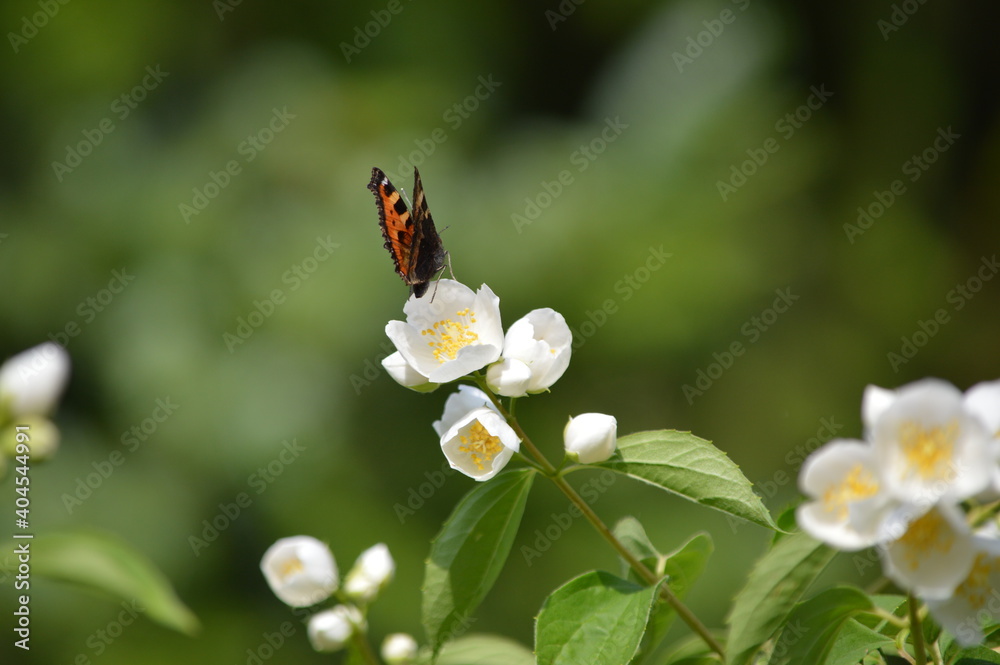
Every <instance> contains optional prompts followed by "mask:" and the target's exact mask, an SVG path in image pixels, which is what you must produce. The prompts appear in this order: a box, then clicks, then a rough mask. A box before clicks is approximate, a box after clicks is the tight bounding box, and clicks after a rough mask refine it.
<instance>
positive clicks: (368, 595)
mask: <svg viewBox="0 0 1000 665" xmlns="http://www.w3.org/2000/svg"><path fill="white" fill-rule="evenodd" d="M395 572H396V562H395V561H393V560H392V555H391V554H389V548H388V547H386V546H385V544H384V543H379V544H378V545H374V546H372V547H369V548H368V549H367V550H365V551H364V552H362V553H361V556H359V557H358V560H357V561H355V562H354V567H353V568H352V569H351V572H349V573H347V577H346V579H345V580H344V591H345V592H346V593H347V595H348V596H350V597H352V598H355V599H357V600H358V601H359V602H363V603H367V602H370V601H372V600H374V598H375V596H376V595H378V592H379V591H380V590H381V589H382V588H383V587H385V585H386V584H388V583H389V581H390V580H392V576H393V574H394V573H395Z"/></svg>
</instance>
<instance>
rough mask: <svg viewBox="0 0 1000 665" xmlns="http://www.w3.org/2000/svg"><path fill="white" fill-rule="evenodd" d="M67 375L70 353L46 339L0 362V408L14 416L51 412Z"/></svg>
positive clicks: (63, 386)
mask: <svg viewBox="0 0 1000 665" xmlns="http://www.w3.org/2000/svg"><path fill="white" fill-rule="evenodd" d="M68 378H69V354H68V353H66V349H64V348H63V347H61V346H59V345H58V344H56V343H54V342H45V343H44V344H39V345H38V346H35V347H32V348H30V349H28V350H27V351H22V352H21V353H19V354H17V355H16V356H13V357H11V358H8V359H7V361H6V362H5V363H4V364H3V365H0V408H2V407H3V405H4V404H5V403H6V404H7V409H8V412H9V413H10V414H11V415H13V416H25V415H29V416H30V415H46V414H48V413H51V412H52V410H53V409H54V407H55V405H56V401H57V400H58V399H59V396H60V395H61V394H62V391H63V388H65V387H66V380H67V379H68Z"/></svg>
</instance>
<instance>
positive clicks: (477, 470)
mask: <svg viewBox="0 0 1000 665" xmlns="http://www.w3.org/2000/svg"><path fill="white" fill-rule="evenodd" d="M435 289H436V291H435V294H434V295H433V296H432V297H427V296H425V297H423V298H416V297H411V298H410V299H409V300H408V301H407V303H406V305H405V306H404V307H403V313H404V314H406V321H390V322H389V323H388V325H386V327H385V333H386V335H388V337H389V339H390V340H392V343H393V344H395V346H396V353H393V354H392V355H390V356H389V357H387V358H386V359H385V360H383V361H382V365H383V366H384V367H385V369H386V371H388V373H389V375H390V376H391V377H392V378H393V379H395V380H396V381H397V382H398V383H399V384H400V385H402V386H405V387H407V388H410V389H412V390H416V391H418V392H429V391H432V390H435V389H436V388H437V387H438V386H439V385H441V384H442V383H447V382H449V381H454V380H456V379H460V378H463V377H468V376H470V375H472V374H473V373H475V372H479V371H480V370H482V369H484V368H485V369H486V373H485V380H486V385H487V387H489V389H490V390H491V391H492V392H493V393H494V394H496V395H502V396H504V397H511V398H515V397H524V396H526V395H529V394H536V393H541V392H545V391H547V390H548V389H549V388H550V387H551V386H552V385H553V384H554V383H555V382H556V381H558V380H559V378H560V377H561V376H562V375H563V373H564V372H565V371H566V368H567V367H569V360H570V354H571V350H572V342H573V335H572V333H571V332H570V329H569V326H568V325H566V320H565V319H564V318H563V316H562V315H561V314H559V313H558V312H556V311H554V310H552V309H549V308H543V309H536V310H532V311H531V312H529V313H528V314H527V315H526V316H524V317H523V318H521V319H519V320H518V321H516V322H514V324H513V325H511V326H510V328H508V329H507V334H506V335H504V333H503V326H502V324H501V319H500V298H498V297H497V296H496V295H495V294H494V293H493V291H492V290H490V288H489V287H488V286H486V285H485V284H484V285H483V286H481V287H480V288H479V291H477V292H473V291H472V289H470V288H469V287H467V286H465V285H464V284H461V283H460V282H456V281H454V280H450V279H442V280H439V281H438V283H437V286H436V287H435ZM593 416H597V417H596V418H595V417H593ZM434 430H435V431H436V432H437V434H438V436H439V437H440V440H441V449H442V451H443V452H444V454H445V456H446V457H447V459H448V462H449V464H451V466H452V468H454V469H457V470H458V471H460V472H462V473H464V474H465V475H467V476H469V477H471V478H474V479H475V480H479V481H485V480H489V479H490V478H492V477H493V476H495V475H496V474H497V473H499V472H500V470H501V469H502V468H503V467H504V466H505V465H506V464H507V462H508V461H510V459H511V457H512V456H513V455H514V453H515V452H518V450H519V448H520V444H521V438H520V436H519V435H518V433H517V432H516V431H515V430H514V429H513V428H512V427H511V426H510V424H508V422H507V420H506V418H505V417H504V416H503V414H502V413H501V411H500V410H499V409H498V408H497V407H496V406H495V405H494V403H493V401H492V400H491V398H490V396H489V395H487V394H486V393H485V392H483V391H482V390H479V389H476V388H472V387H470V386H460V387H459V391H458V392H457V393H455V394H453V395H451V396H450V397H449V398H448V400H447V402H446V403H445V407H444V413H443V414H442V416H441V419H440V420H438V421H436V422H435V423H434ZM616 436H617V423H616V422H615V419H614V418H612V417H611V416H604V415H601V414H584V415H581V416H578V417H577V418H575V419H573V420H572V422H571V423H570V425H568V426H567V428H566V451H567V453H568V454H570V455H571V456H572V457H574V458H576V459H578V460H579V461H581V462H584V463H593V462H600V461H603V460H605V459H607V458H608V457H610V456H611V455H612V454H613V453H614V451H615V444H616Z"/></svg>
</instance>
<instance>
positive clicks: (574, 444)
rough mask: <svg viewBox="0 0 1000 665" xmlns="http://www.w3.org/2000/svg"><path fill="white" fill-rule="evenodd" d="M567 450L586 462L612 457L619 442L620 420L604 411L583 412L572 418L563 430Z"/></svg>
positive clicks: (594, 462) (590, 462) (601, 460)
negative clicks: (605, 413)
mask: <svg viewBox="0 0 1000 665" xmlns="http://www.w3.org/2000/svg"><path fill="white" fill-rule="evenodd" d="M563 439H564V440H565V442H566V452H567V454H569V455H570V456H576V457H577V459H579V460H580V462H582V463H584V464H596V463H597V462H603V461H604V460H606V459H608V458H609V457H611V456H612V455H613V454H614V452H615V447H616V446H617V444H618V421H617V420H615V418H614V416H607V415H604V414H603V413H583V414H580V415H579V416H577V417H576V418H570V419H569V422H568V423H566V429H565V430H563Z"/></svg>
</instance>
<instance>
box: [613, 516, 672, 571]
mask: <svg viewBox="0 0 1000 665" xmlns="http://www.w3.org/2000/svg"><path fill="white" fill-rule="evenodd" d="M612 533H614V534H615V538H617V539H618V541H619V542H620V543H621V544H622V545H624V546H625V549H627V550H628V551H629V552H631V553H632V554H633V555H634V556H635V558H637V559H640V560H641V559H655V558H658V557H659V556H660V553H659V551H657V549H656V547H655V546H654V545H653V543H652V541H651V540H650V539H649V536H647V535H646V530H645V529H644V528H643V527H642V524H641V523H640V522H639V520H637V519H636V518H634V517H632V516H631V515H627V516H625V517H623V518H622V519H620V520H618V523H617V524H615V528H614V529H612Z"/></svg>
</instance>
